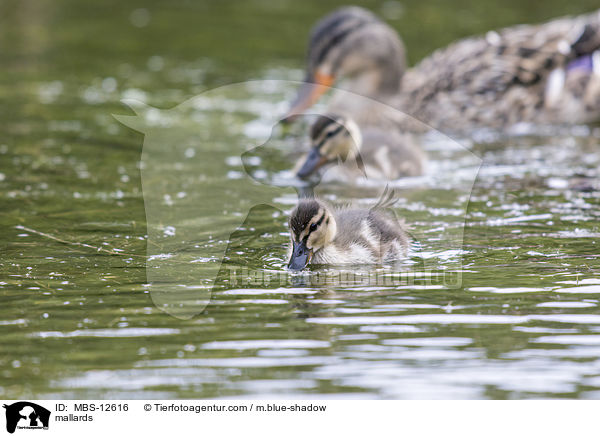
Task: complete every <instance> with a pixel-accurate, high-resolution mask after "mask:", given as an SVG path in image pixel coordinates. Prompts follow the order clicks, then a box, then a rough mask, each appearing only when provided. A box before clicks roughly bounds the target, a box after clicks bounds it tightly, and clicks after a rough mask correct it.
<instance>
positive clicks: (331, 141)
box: [295, 114, 426, 182]
mask: <svg viewBox="0 0 600 436" xmlns="http://www.w3.org/2000/svg"><path fill="white" fill-rule="evenodd" d="M310 139H311V149H310V151H309V152H308V153H307V154H306V155H305V156H304V157H302V158H301V160H300V161H299V162H298V164H297V165H296V171H295V172H296V175H297V176H298V177H299V178H301V179H307V178H309V177H310V176H311V175H313V174H315V173H316V172H317V171H318V170H320V169H321V168H323V169H325V168H329V167H332V166H334V164H338V163H340V165H337V166H335V170H333V169H332V171H333V174H328V176H329V177H331V178H333V179H335V180H340V181H343V182H353V181H355V180H356V179H357V178H359V177H365V178H367V179H377V180H395V179H398V178H399V177H404V176H419V175H422V174H423V171H424V167H425V162H426V156H425V153H424V152H423V151H422V150H421V149H420V147H419V146H418V145H417V144H416V143H415V139H414V137H413V136H412V135H410V134H406V135H402V134H400V133H399V132H398V131H397V130H395V129H393V128H391V129H385V130H384V129H383V128H380V127H376V126H367V127H365V128H362V129H361V128H360V127H359V126H358V125H357V124H356V123H355V122H354V121H353V120H352V119H351V118H350V117H348V116H344V115H336V114H327V115H322V116H320V117H319V118H318V119H317V120H316V121H315V123H314V124H313V125H312V127H311V132H310ZM341 162H344V165H341Z"/></svg>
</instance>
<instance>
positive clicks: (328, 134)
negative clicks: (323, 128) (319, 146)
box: [325, 131, 335, 138]
mask: <svg viewBox="0 0 600 436" xmlns="http://www.w3.org/2000/svg"><path fill="white" fill-rule="evenodd" d="M334 133H335V132H333V131H331V132H327V135H325V137H327V138H331V137H332V136H333V135H334Z"/></svg>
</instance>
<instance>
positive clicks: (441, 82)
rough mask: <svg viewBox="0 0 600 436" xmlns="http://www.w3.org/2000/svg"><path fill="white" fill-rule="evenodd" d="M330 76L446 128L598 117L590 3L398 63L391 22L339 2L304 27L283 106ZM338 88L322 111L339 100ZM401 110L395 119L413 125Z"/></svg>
mask: <svg viewBox="0 0 600 436" xmlns="http://www.w3.org/2000/svg"><path fill="white" fill-rule="evenodd" d="M334 84H335V85H336V86H339V87H340V88H343V89H346V90H348V91H352V92H353V93H356V94H360V95H363V96H366V97H370V98H372V99H375V100H377V101H380V102H384V103H386V104H389V105H391V106H393V107H395V108H397V109H398V110H400V111H402V112H404V113H407V114H409V115H411V116H412V117H416V118H417V119H419V120H420V121H422V122H424V123H426V124H427V125H429V126H431V127H433V128H436V129H440V130H443V131H446V132H467V131H470V130H472V129H474V128H482V127H483V128H492V129H507V128H509V127H510V126H512V125H515V124H517V123H523V122H525V123H535V124H555V123H587V122H594V121H598V120H599V119H600V11H596V12H594V13H591V14H588V15H581V16H577V17H565V18H560V19H555V20H553V21H550V22H547V23H544V24H540V25H522V26H515V27H509V28H505V29H502V30H499V31H490V32H488V33H487V34H486V35H484V36H479V37H472V38H467V39H463V40H460V41H457V42H455V43H453V44H451V45H450V46H448V47H447V48H444V49H440V50H438V51H436V52H434V53H433V54H432V55H431V56H429V57H427V58H425V59H423V60H422V61H421V62H420V63H419V64H417V65H416V66H414V67H413V68H410V69H408V70H407V69H406V60H405V50H404V45H403V43H402V41H401V40H400V38H399V37H398V35H397V34H396V32H395V31H394V30H393V29H392V28H390V27H389V26H388V25H387V24H385V23H384V22H383V21H381V20H380V19H379V18H378V17H376V16H375V15H374V14H372V13H371V12H369V11H367V10H365V9H362V8H359V7H343V8H341V9H338V10H336V11H334V12H332V13H331V14H329V15H327V16H326V17H324V18H323V19H321V20H320V21H319V22H318V23H317V24H316V25H315V27H314V28H313V30H312V33H311V35H310V40H309V47H308V62H307V72H306V78H305V83H304V84H303V85H302V86H301V87H300V90H299V92H298V95H297V97H296V99H295V101H294V102H293V104H292V107H291V109H290V114H289V115H292V114H297V113H300V112H302V111H304V110H305V109H307V108H308V107H310V106H311V105H312V104H314V103H315V102H316V101H317V100H318V99H319V98H320V96H321V95H322V94H324V93H325V92H326V91H327V90H328V89H329V87H330V86H332V85H334ZM338 97H339V98H337V99H336V93H335V92H334V94H333V99H332V101H331V104H330V106H329V109H330V110H332V111H335V110H337V108H339V107H341V106H342V103H343V99H344V96H343V94H342V95H341V96H340V95H338ZM340 98H341V99H342V101H340ZM367 106H368V105H367ZM352 115H353V118H354V119H355V120H356V121H358V122H359V124H360V125H362V121H363V117H365V118H373V117H375V118H376V117H377V116H378V114H377V113H374V112H373V110H372V108H368V107H367V108H364V107H357V108H355V112H354V113H352ZM408 118H410V117H407V119H405V120H404V122H405V123H406V125H401V126H400V127H402V128H403V129H405V130H406V129H413V130H419V127H417V126H416V124H415V123H414V122H412V123H411V122H410V121H411V120H409V119H408Z"/></svg>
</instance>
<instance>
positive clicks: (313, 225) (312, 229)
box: [310, 223, 317, 232]
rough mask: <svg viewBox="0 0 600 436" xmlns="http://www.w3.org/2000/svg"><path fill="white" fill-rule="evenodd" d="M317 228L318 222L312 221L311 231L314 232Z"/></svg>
mask: <svg viewBox="0 0 600 436" xmlns="http://www.w3.org/2000/svg"><path fill="white" fill-rule="evenodd" d="M315 230H317V223H312V224H311V225H310V231H311V232H314V231H315Z"/></svg>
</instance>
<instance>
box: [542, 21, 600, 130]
mask: <svg viewBox="0 0 600 436" xmlns="http://www.w3.org/2000/svg"><path fill="white" fill-rule="evenodd" d="M578 21H579V24H578V25H577V26H575V27H574V28H573V31H572V32H571V34H570V35H569V36H568V37H567V38H566V39H565V40H563V41H561V42H560V43H559V46H558V48H559V50H560V51H564V53H565V54H566V58H567V62H565V63H564V64H563V65H562V66H561V67H559V68H556V69H555V70H553V71H552V72H551V73H550V75H549V77H548V81H547V82H546V90H545V99H544V102H545V106H546V109H547V110H549V111H550V113H552V114H553V115H554V116H552V117H551V118H552V121H557V122H569V123H578V122H593V121H598V120H600V11H597V12H595V13H593V14H589V15H586V16H583V17H580V18H579V20H578ZM560 44H563V45H562V46H561V45H560Z"/></svg>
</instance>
